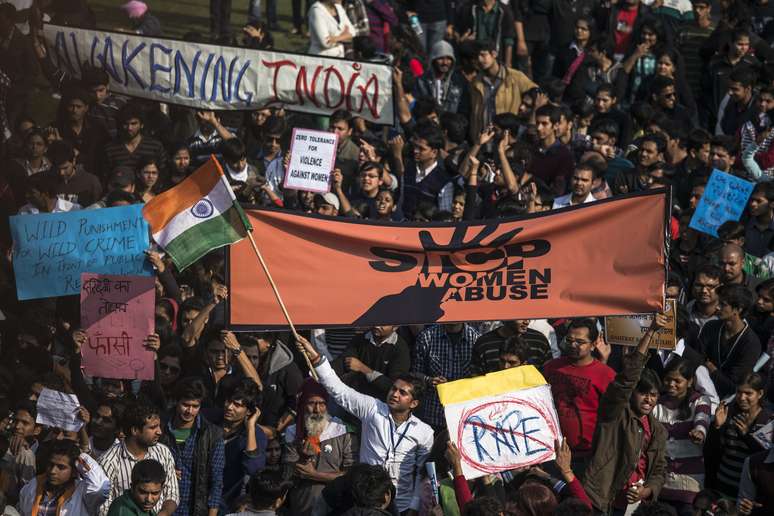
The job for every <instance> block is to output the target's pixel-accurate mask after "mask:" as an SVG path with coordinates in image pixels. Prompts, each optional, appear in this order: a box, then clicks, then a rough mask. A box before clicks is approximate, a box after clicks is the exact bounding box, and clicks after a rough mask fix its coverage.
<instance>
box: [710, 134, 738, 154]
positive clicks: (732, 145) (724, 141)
mask: <svg viewBox="0 0 774 516" xmlns="http://www.w3.org/2000/svg"><path fill="white" fill-rule="evenodd" d="M710 144H711V145H712V146H713V147H723V148H724V149H726V151H727V152H728V153H729V154H730V155H732V156H733V155H735V154H736V149H737V148H738V146H737V144H736V137H734V136H726V135H720V136H715V137H714V138H712V141H711V142H710Z"/></svg>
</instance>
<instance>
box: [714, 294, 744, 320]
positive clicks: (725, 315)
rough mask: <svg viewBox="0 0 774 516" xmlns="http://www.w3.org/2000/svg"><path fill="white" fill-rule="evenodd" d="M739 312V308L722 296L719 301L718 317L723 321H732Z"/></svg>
mask: <svg viewBox="0 0 774 516" xmlns="http://www.w3.org/2000/svg"><path fill="white" fill-rule="evenodd" d="M738 313H739V310H738V309H736V308H734V307H733V306H731V305H730V304H728V302H727V301H726V300H725V299H723V298H720V301H718V319H720V320H721V321H724V322H725V321H731V320H733V319H734V318H735V316H736V315H737V314H738Z"/></svg>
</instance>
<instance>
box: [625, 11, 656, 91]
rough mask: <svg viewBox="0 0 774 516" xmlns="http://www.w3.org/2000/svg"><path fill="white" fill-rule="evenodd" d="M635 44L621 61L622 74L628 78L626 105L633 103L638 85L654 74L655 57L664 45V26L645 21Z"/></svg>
mask: <svg viewBox="0 0 774 516" xmlns="http://www.w3.org/2000/svg"><path fill="white" fill-rule="evenodd" d="M635 42H636V44H634V45H632V47H631V49H630V51H629V55H628V56H626V58H625V59H624V61H623V72H625V73H626V74H627V75H628V76H629V86H628V88H627V90H626V95H625V96H624V99H623V100H624V102H625V103H626V104H631V103H633V102H634V100H635V96H636V93H637V90H638V89H639V88H640V85H641V84H642V83H643V82H644V81H646V80H647V79H648V78H649V77H650V76H652V75H654V74H655V73H656V55H657V54H658V53H659V52H660V51H661V49H663V48H664V46H665V45H666V33H665V32H664V26H663V25H662V23H661V22H660V21H659V20H657V19H648V20H645V21H644V22H642V25H641V26H640V31H639V34H638V38H637V39H635Z"/></svg>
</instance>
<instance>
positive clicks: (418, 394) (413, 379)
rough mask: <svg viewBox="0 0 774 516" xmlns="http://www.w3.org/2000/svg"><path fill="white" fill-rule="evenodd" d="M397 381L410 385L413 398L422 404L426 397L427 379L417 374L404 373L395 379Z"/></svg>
mask: <svg viewBox="0 0 774 516" xmlns="http://www.w3.org/2000/svg"><path fill="white" fill-rule="evenodd" d="M395 380H396V381H397V380H401V381H403V382H406V383H408V384H411V397H412V398H414V399H415V400H416V401H418V402H420V403H421V402H422V399H423V398H424V397H425V392H426V390H427V386H426V383H425V379H424V378H423V377H422V376H420V375H418V374H416V373H403V374H399V375H397V376H396V377H395Z"/></svg>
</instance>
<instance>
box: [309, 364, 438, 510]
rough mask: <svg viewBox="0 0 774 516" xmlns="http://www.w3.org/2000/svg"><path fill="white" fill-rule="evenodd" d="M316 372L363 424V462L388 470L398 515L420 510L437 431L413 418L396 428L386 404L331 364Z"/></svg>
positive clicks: (361, 457) (321, 380) (322, 366)
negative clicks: (423, 475) (343, 377)
mask: <svg viewBox="0 0 774 516" xmlns="http://www.w3.org/2000/svg"><path fill="white" fill-rule="evenodd" d="M316 370H317V374H318V376H319V377H320V383H321V384H322V385H323V386H324V387H325V389H326V390H327V391H328V394H330V395H331V397H332V398H333V399H334V400H335V401H336V403H338V404H339V405H341V406H342V407H343V408H344V409H345V410H346V411H347V412H349V413H350V414H352V415H354V416H355V417H357V418H358V419H359V420H360V421H361V422H362V423H363V433H362V435H361V437H360V462H363V463H365V464H374V465H378V466H383V467H384V468H385V469H386V470H387V472H388V473H389V474H390V478H391V479H392V483H393V484H394V485H395V487H396V489H397V492H396V495H395V505H396V507H397V509H398V512H403V511H406V510H408V509H414V510H418V509H419V493H420V482H419V474H420V471H421V469H422V468H423V467H424V464H425V460H427V457H428V455H430V448H432V446H433V429H432V428H430V426H429V425H427V424H426V423H423V422H422V421H420V420H419V418H417V417H416V416H414V415H413V414H412V415H411V416H409V418H408V419H407V420H406V421H404V422H403V423H401V424H400V425H399V426H398V427H396V426H395V421H394V420H393V419H392V416H391V415H390V409H389V407H387V404H386V403H385V402H383V401H381V400H377V399H376V398H372V397H371V396H366V395H365V394H361V393H359V392H357V391H356V390H355V389H353V388H351V387H349V386H347V385H345V384H344V382H342V381H341V380H340V379H339V377H338V376H336V373H335V372H334V371H333V368H332V367H331V365H330V363H328V361H327V360H325V359H323V361H322V363H320V365H318V366H317V367H316Z"/></svg>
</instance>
